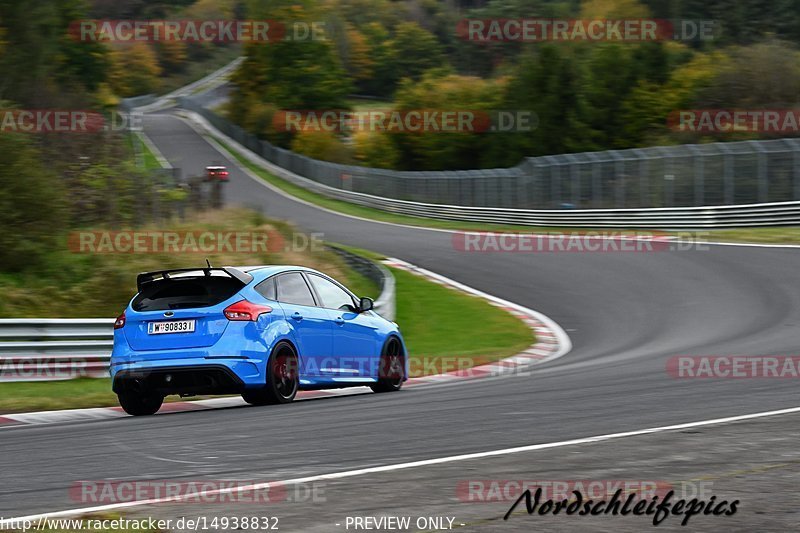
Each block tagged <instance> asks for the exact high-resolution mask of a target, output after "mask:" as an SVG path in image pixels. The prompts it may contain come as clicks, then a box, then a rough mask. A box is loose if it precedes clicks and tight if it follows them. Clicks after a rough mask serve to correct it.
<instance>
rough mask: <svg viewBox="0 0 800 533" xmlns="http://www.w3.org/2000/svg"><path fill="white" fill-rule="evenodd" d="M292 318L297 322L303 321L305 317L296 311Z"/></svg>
mask: <svg viewBox="0 0 800 533" xmlns="http://www.w3.org/2000/svg"><path fill="white" fill-rule="evenodd" d="M292 318H293V319H295V320H298V321H300V320H303V315H301V314H300V313H298V312H297V311H295V313H294V314H293V315H292Z"/></svg>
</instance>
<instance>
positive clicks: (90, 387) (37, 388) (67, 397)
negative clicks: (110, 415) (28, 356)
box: [0, 378, 118, 413]
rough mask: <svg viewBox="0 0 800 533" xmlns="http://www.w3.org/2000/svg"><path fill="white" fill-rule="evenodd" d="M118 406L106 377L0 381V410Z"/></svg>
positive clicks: (20, 410) (17, 411) (22, 410)
mask: <svg viewBox="0 0 800 533" xmlns="http://www.w3.org/2000/svg"><path fill="white" fill-rule="evenodd" d="M111 405H118V404H117V397H116V395H115V394H114V393H113V392H111V380H110V379H101V378H97V379H92V378H81V379H70V380H65V381H47V382H16V383H3V384H0V413H20V412H26V411H51V410H56V409H79V408H82V407H103V406H111Z"/></svg>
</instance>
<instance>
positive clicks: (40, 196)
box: [0, 133, 66, 272]
mask: <svg viewBox="0 0 800 533" xmlns="http://www.w3.org/2000/svg"><path fill="white" fill-rule="evenodd" d="M0 154H3V161H2V164H0V213H2V217H0V220H2V222H0V224H2V227H0V270H2V271H4V272H16V271H21V270H24V269H26V268H28V269H29V268H35V267H38V266H39V264H40V263H41V262H42V261H44V258H45V257H46V256H47V254H49V253H51V252H52V250H53V249H54V248H56V246H57V244H56V243H57V241H58V239H59V237H60V234H61V233H62V229H61V228H65V221H66V216H65V205H64V191H63V188H62V183H61V180H60V179H59V178H58V176H56V175H55V174H53V173H52V172H50V171H49V170H48V169H47V168H46V167H45V166H44V165H43V164H42V162H41V155H40V154H39V153H38V151H37V150H36V148H35V147H34V146H33V144H32V143H31V142H30V140H29V139H28V138H26V137H24V136H23V135H21V134H10V133H4V134H0Z"/></svg>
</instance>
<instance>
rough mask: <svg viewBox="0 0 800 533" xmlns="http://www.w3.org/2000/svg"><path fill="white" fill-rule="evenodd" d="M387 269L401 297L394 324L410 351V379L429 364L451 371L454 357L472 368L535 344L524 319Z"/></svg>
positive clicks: (403, 273)
mask: <svg viewBox="0 0 800 533" xmlns="http://www.w3.org/2000/svg"><path fill="white" fill-rule="evenodd" d="M391 270H392V274H394V276H395V279H396V280H397V294H398V295H402V296H401V297H398V299H397V319H396V322H397V323H398V324H399V326H400V331H402V332H403V337H404V338H405V341H406V344H407V345H408V351H409V353H410V355H411V358H410V366H411V374H412V377H416V376H415V374H419V373H420V372H421V373H422V374H429V373H432V372H430V371H427V370H426V369H428V368H435V369H442V368H443V369H445V370H447V369H449V370H455V369H456V361H460V362H466V363H467V365H466V366H470V367H471V366H475V365H480V364H484V363H488V362H491V361H496V360H498V359H503V358H505V357H510V356H512V355H515V354H517V353H519V352H521V351H522V350H524V349H525V348H527V347H529V346H530V345H531V344H532V343H533V342H534V336H533V333H532V332H531V330H530V329H529V328H528V327H527V326H526V325H525V324H524V323H523V322H521V321H520V320H518V319H516V318H515V317H513V316H512V315H510V314H508V313H507V312H505V311H503V310H501V309H499V308H497V307H494V306H492V305H489V304H488V303H487V302H486V301H485V300H483V299H481V298H477V297H474V296H470V295H466V294H463V293H460V292H456V291H454V290H452V289H449V288H446V287H443V286H441V285H438V284H435V283H431V282H430V281H427V280H425V279H423V278H421V277H419V276H417V275H415V274H411V273H409V272H406V271H405V270H398V269H394V268H393V269H391ZM458 365H459V366H464V365H463V364H462V363H458ZM433 373H435V372H433Z"/></svg>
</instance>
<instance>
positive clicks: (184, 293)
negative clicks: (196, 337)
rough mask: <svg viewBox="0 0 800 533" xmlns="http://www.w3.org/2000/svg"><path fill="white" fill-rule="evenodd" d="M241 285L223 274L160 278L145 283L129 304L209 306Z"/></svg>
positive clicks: (157, 307)
mask: <svg viewBox="0 0 800 533" xmlns="http://www.w3.org/2000/svg"><path fill="white" fill-rule="evenodd" d="M243 286H244V285H243V284H242V282H241V281H239V280H237V279H234V278H230V277H222V276H199V277H174V278H171V279H161V280H157V281H152V282H150V283H148V284H147V285H145V286H144V288H143V289H142V292H140V293H139V294H138V295H136V298H134V299H133V303H132V304H131V306H132V307H133V310H134V311H165V310H168V309H188V308H192V307H211V306H212V305H217V304H218V303H220V302H224V301H225V300H227V299H228V298H230V297H231V296H233V295H234V294H236V292H237V291H239V290H240V289H241V288H242V287H243Z"/></svg>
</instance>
